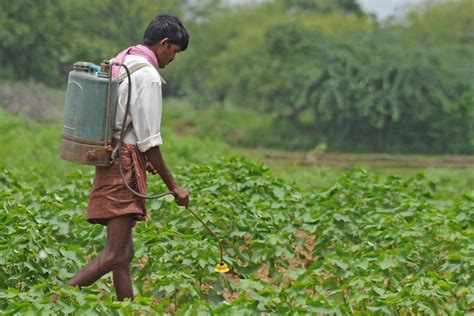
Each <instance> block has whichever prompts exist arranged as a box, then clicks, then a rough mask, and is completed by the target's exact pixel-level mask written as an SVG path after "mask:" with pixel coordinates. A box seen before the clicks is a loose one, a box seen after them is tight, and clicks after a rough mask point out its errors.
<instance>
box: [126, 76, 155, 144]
mask: <svg viewBox="0 0 474 316" xmlns="http://www.w3.org/2000/svg"><path fill="white" fill-rule="evenodd" d="M162 110H163V100H162V93H161V82H157V81H152V82H147V83H145V84H144V85H143V86H142V87H141V89H140V91H139V93H138V95H137V99H136V101H135V106H134V107H132V108H131V113H130V114H131V117H132V125H133V132H134V133H135V136H136V138H137V146H138V149H139V150H140V151H141V152H145V151H147V150H149V149H150V148H152V147H155V146H159V145H161V144H162V143H163V139H162V138H161V114H162Z"/></svg>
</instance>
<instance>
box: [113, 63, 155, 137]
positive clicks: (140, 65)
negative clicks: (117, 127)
mask: <svg viewBox="0 0 474 316" xmlns="http://www.w3.org/2000/svg"><path fill="white" fill-rule="evenodd" d="M144 67H152V66H151V65H150V64H147V63H137V64H133V65H132V66H130V68H129V69H128V70H129V71H130V76H131V75H132V74H133V73H134V72H135V71H138V70H140V69H142V68H144ZM125 78H127V73H126V72H125V73H124V74H122V75H121V76H118V78H117V79H118V81H119V82H120V83H122V81H124V80H125ZM131 129H132V123H130V124H128V126H127V128H126V129H125V131H124V132H123V133H124V135H127V133H128V132H130V130H131Z"/></svg>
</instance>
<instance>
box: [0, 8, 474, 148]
mask: <svg viewBox="0 0 474 316" xmlns="http://www.w3.org/2000/svg"><path fill="white" fill-rule="evenodd" d="M0 6H1V7H0V9H1V10H0V12H1V13H0V22H1V25H2V28H1V30H0V57H1V59H2V60H8V63H5V65H4V67H2V69H1V70H0V78H3V79H8V80H26V79H34V80H36V81H41V82H45V83H47V84H49V85H54V86H58V87H64V84H65V82H64V80H65V79H64V78H66V74H67V72H68V71H69V69H70V68H71V64H72V63H73V62H75V61H76V60H91V61H95V62H100V61H101V60H102V59H104V58H109V57H112V56H114V55H115V54H116V53H117V52H118V51H119V50H121V49H123V48H124V47H126V46H129V45H130V44H134V43H139V42H140V41H141V38H142V34H143V31H144V29H145V27H146V25H147V23H148V21H149V20H150V19H151V18H152V17H153V16H154V15H155V14H156V13H158V12H171V13H174V14H177V15H179V16H180V17H181V18H182V19H183V20H184V22H185V25H186V27H187V28H188V29H189V31H190V34H191V45H190V47H189V49H188V51H186V52H185V53H183V55H182V56H178V60H179V62H175V65H172V66H170V67H169V69H167V70H165V71H164V75H165V77H166V78H167V79H168V82H169V85H167V87H166V93H167V95H168V96H175V97H185V98H187V99H189V100H190V101H191V102H193V103H194V104H195V105H196V106H197V107H200V108H202V107H209V106H211V105H212V106H222V104H224V103H230V104H233V105H235V106H237V107H240V108H244V107H245V108H250V109H255V110H257V111H258V112H259V113H262V114H265V115H267V116H269V117H270V118H271V119H272V121H273V124H272V125H271V126H268V127H265V128H263V127H262V128H261V129H260V131H259V134H260V135H261V137H258V138H255V137H248V138H245V139H241V140H240V141H239V144H241V145H248V146H256V145H263V146H273V147H282V148H287V149H296V148H299V149H309V148H314V147H315V146H316V145H318V144H320V143H325V144H326V145H327V147H328V149H329V150H333V151H334V150H337V151H386V152H387V151H388V152H432V153H466V154H472V153H473V152H474V135H473V133H474V132H473V131H474V126H473V124H474V123H473V122H474V109H473V104H474V102H473V82H474V78H473V73H474V72H473V71H472V56H473V54H474V46H473V35H472V34H473V32H472V30H473V29H474V22H473V19H472V18H471V15H470V13H469V12H471V10H472V3H471V1H470V0H456V1H434V0H433V1H425V2H423V3H421V4H419V5H416V6H415V5H413V6H412V7H411V8H408V9H407V10H406V13H405V15H403V16H401V17H399V18H397V19H395V18H394V19H391V20H386V21H383V22H379V21H376V20H374V18H373V17H370V16H367V15H365V14H364V13H363V12H362V10H361V9H360V7H359V5H358V4H357V2H356V1H354V0H340V1H323V0H309V1H293V0H275V1H265V2H262V3H252V4H245V5H237V6H227V5H225V4H224V3H222V2H221V1H219V0H208V1H199V2H194V1H186V0H180V1H154V0H140V1H126V0H120V1H109V0H107V1H101V2H96V1H91V0H80V1H69V0H65V1H55V0H42V1H19V2H15V3H11V2H10V1H1V2H0ZM18 52H21V54H19V53H18Z"/></svg>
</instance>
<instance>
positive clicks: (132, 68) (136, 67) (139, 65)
mask: <svg viewBox="0 0 474 316" xmlns="http://www.w3.org/2000/svg"><path fill="white" fill-rule="evenodd" d="M144 67H153V66H152V65H150V64H147V63H136V64H133V65H132V66H130V67H129V68H128V70H129V71H130V76H131V75H132V74H133V73H134V72H135V71H138V70H140V69H142V68H144ZM125 78H127V72H125V73H123V74H121V75H120V76H118V77H117V80H118V81H119V82H120V83H121V82H122V81H124V80H125Z"/></svg>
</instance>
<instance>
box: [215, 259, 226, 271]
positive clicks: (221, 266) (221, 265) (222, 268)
mask: <svg viewBox="0 0 474 316" xmlns="http://www.w3.org/2000/svg"><path fill="white" fill-rule="evenodd" d="M214 271H216V272H219V273H226V272H229V267H228V266H227V265H226V264H225V263H224V262H221V263H218V264H216V268H215V269H214Z"/></svg>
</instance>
